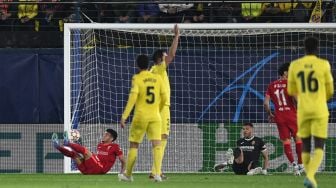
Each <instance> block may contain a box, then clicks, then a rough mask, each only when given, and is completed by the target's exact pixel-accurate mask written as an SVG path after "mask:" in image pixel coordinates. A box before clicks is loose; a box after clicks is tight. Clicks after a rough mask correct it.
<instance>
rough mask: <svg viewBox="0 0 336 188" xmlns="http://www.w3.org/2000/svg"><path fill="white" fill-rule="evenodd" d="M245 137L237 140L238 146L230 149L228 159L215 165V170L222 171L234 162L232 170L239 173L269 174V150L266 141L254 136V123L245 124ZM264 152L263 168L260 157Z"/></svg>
mask: <svg viewBox="0 0 336 188" xmlns="http://www.w3.org/2000/svg"><path fill="white" fill-rule="evenodd" d="M243 134H244V137H243V138H241V139H239V140H237V148H235V149H233V151H232V150H231V149H229V150H228V152H227V161H225V162H224V163H221V164H216V165H215V166H214V169H215V171H220V170H223V169H224V168H226V167H227V166H228V165H231V164H232V170H233V172H234V173H235V174H237V175H256V174H261V173H262V174H264V175H266V174H267V167H268V152H267V149H266V145H265V143H264V141H263V140H262V139H261V138H259V137H256V136H253V124H252V123H245V124H244V125H243ZM260 154H262V156H263V159H264V163H263V168H261V167H259V158H260Z"/></svg>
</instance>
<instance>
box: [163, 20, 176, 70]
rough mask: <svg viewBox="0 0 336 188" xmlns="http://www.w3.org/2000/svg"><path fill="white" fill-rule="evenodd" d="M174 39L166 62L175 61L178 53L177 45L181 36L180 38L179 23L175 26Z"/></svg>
mask: <svg viewBox="0 0 336 188" xmlns="http://www.w3.org/2000/svg"><path fill="white" fill-rule="evenodd" d="M174 34H175V36H174V39H173V42H172V44H171V46H170V48H169V52H168V55H167V57H166V58H165V61H166V64H167V65H169V64H170V63H172V62H173V60H174V57H175V54H176V50H177V46H178V43H179V38H180V29H179V28H178V25H177V24H175V26H174Z"/></svg>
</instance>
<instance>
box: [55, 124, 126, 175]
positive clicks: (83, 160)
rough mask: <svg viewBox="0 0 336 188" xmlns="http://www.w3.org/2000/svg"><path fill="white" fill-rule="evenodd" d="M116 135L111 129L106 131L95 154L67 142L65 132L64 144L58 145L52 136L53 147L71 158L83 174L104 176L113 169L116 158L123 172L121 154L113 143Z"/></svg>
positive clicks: (56, 137)
mask: <svg viewBox="0 0 336 188" xmlns="http://www.w3.org/2000/svg"><path fill="white" fill-rule="evenodd" d="M117 137H118V134H117V132H116V131H114V130H113V129H106V132H105V133H104V135H103V139H102V141H101V143H99V144H98V146H97V154H93V153H91V152H90V151H89V150H88V149H87V148H85V147H83V146H81V145H80V144H77V143H73V142H71V141H70V140H69V137H68V133H67V131H65V132H64V143H63V146H61V145H60V143H59V140H58V136H57V134H56V133H54V134H53V135H52V142H53V145H54V147H55V148H56V149H57V150H58V151H60V152H61V153H62V154H63V155H65V156H67V157H70V158H72V159H73V160H74V161H75V162H76V164H77V167H78V170H79V171H80V172H81V173H83V174H106V173H107V172H108V171H110V169H111V168H112V167H113V165H114V162H115V160H116V158H118V159H119V160H120V162H121V170H120V172H121V173H123V172H124V171H125V160H124V158H123V152H122V151H121V149H120V147H119V145H118V144H116V143H114V141H115V140H116V139H117Z"/></svg>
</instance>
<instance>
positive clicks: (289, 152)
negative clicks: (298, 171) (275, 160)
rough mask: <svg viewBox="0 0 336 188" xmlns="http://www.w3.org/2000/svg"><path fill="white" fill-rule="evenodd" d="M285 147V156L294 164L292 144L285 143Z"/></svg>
mask: <svg viewBox="0 0 336 188" xmlns="http://www.w3.org/2000/svg"><path fill="white" fill-rule="evenodd" d="M283 146H284V150H285V154H286V156H287V158H288V160H289V162H290V163H291V164H292V163H293V162H294V157H293V153H292V148H291V145H290V143H285V144H284V145H283Z"/></svg>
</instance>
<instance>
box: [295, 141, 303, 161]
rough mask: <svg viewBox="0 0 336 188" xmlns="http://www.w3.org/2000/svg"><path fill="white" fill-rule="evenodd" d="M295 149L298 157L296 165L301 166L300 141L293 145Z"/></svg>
mask: <svg viewBox="0 0 336 188" xmlns="http://www.w3.org/2000/svg"><path fill="white" fill-rule="evenodd" d="M295 148H296V155H297V157H298V163H299V164H302V157H301V154H302V141H299V142H296V143H295Z"/></svg>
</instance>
